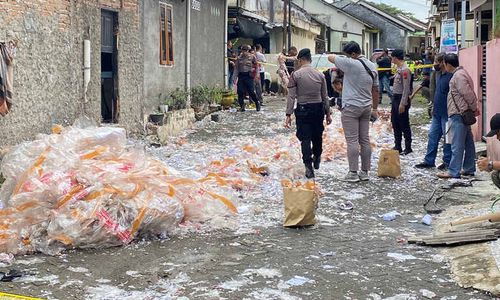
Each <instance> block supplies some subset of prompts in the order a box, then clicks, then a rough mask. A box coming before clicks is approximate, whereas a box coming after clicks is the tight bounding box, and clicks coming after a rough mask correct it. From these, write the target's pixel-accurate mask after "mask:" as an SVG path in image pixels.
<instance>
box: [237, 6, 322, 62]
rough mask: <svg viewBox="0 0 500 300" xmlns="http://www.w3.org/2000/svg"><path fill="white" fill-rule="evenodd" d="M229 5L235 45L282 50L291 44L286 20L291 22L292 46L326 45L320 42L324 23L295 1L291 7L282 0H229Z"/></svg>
mask: <svg viewBox="0 0 500 300" xmlns="http://www.w3.org/2000/svg"><path fill="white" fill-rule="evenodd" d="M228 4H229V22H228V38H229V39H230V40H232V41H235V42H236V44H235V45H236V46H239V45H242V44H250V45H253V44H261V45H262V46H263V47H264V49H265V52H266V53H279V52H281V51H282V50H283V48H287V44H288V42H287V36H288V33H287V32H286V28H287V27H288V26H287V27H284V25H285V24H284V23H286V24H288V23H291V24H292V26H291V32H290V35H291V41H292V42H291V44H292V45H293V46H295V47H297V48H299V49H300V48H310V49H311V50H312V51H313V52H317V51H316V49H318V51H319V49H322V48H324V46H322V45H321V41H323V40H324V35H322V33H323V32H324V24H322V23H320V22H318V21H317V20H315V19H314V18H313V17H312V16H311V15H310V14H309V13H308V12H307V11H306V10H304V9H302V8H301V7H299V6H298V5H296V4H295V3H292V5H291V6H290V8H288V5H285V1H283V0H229V2H228ZM285 8H286V9H285ZM285 11H286V12H285ZM285 14H286V15H287V17H286V21H285ZM284 28H285V29H284ZM317 42H319V44H318V45H317Z"/></svg>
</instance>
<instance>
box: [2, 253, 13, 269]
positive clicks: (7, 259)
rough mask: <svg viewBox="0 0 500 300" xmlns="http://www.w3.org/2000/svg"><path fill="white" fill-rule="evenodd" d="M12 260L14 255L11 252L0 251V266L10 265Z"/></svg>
mask: <svg viewBox="0 0 500 300" xmlns="http://www.w3.org/2000/svg"><path fill="white" fill-rule="evenodd" d="M13 261H14V255H12V254H11V253H0V266H2V264H3V265H7V266H8V265H10V264H12V262H13Z"/></svg>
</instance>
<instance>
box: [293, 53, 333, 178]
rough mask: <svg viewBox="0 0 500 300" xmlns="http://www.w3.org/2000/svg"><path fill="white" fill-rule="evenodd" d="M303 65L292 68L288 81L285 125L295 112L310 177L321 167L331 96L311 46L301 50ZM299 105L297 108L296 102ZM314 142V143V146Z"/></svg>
mask: <svg viewBox="0 0 500 300" xmlns="http://www.w3.org/2000/svg"><path fill="white" fill-rule="evenodd" d="M297 59H298V64H299V66H300V68H299V69H298V70H297V71H295V72H293V73H292V75H291V76H290V82H289V83H288V101H287V107H286V120H285V126H286V127H288V128H289V127H290V125H291V123H292V118H291V115H292V113H295V118H296V121H297V138H298V139H299V140H300V142H301V149H302V160H303V162H304V165H305V169H306V172H305V175H306V177H307V178H313V177H314V170H313V164H314V169H319V164H320V161H321V153H322V151H323V149H322V146H323V130H324V129H325V128H324V126H323V120H324V119H325V115H326V123H327V124H330V123H331V122H332V118H331V115H330V107H329V99H328V95H327V92H326V81H325V77H324V76H323V74H321V73H320V72H319V71H317V70H315V69H314V68H313V67H311V50H309V49H307V48H305V49H302V50H300V52H299V54H298V56H297ZM295 102H297V107H296V108H295V111H294V105H295ZM311 144H312V147H311Z"/></svg>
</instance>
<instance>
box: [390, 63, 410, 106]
mask: <svg viewBox="0 0 500 300" xmlns="http://www.w3.org/2000/svg"><path fill="white" fill-rule="evenodd" d="M410 84H411V72H410V69H409V68H408V67H407V66H406V64H403V65H402V66H401V67H398V70H397V72H396V75H394V85H393V87H392V93H393V94H395V95H402V96H401V104H402V105H408V101H409V96H410V89H411V87H410Z"/></svg>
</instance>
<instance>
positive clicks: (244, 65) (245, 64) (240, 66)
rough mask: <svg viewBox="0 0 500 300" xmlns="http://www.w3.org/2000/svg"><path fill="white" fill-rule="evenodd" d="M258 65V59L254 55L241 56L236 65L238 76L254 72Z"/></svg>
mask: <svg viewBox="0 0 500 300" xmlns="http://www.w3.org/2000/svg"><path fill="white" fill-rule="evenodd" d="M256 65H257V58H255V56H254V55H252V54H247V55H245V56H244V55H240V56H239V57H238V60H237V61H236V64H235V71H236V74H238V73H248V72H252V71H253V68H254V67H255V66H256Z"/></svg>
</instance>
